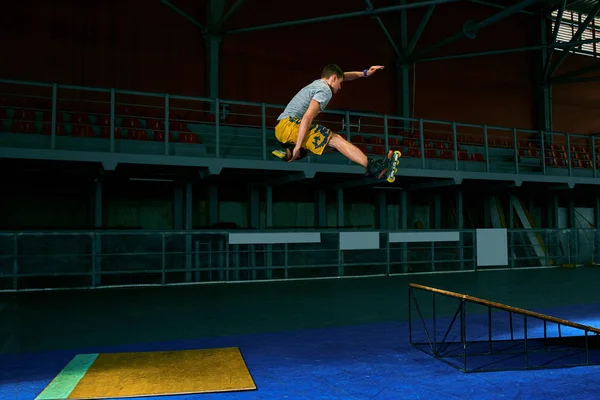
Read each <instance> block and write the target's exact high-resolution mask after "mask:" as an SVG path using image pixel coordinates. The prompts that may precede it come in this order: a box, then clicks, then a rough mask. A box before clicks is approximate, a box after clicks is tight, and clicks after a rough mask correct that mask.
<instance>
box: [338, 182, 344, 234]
mask: <svg viewBox="0 0 600 400" xmlns="http://www.w3.org/2000/svg"><path fill="white" fill-rule="evenodd" d="M337 225H338V227H339V228H342V227H344V189H341V188H340V189H338V190H337Z"/></svg>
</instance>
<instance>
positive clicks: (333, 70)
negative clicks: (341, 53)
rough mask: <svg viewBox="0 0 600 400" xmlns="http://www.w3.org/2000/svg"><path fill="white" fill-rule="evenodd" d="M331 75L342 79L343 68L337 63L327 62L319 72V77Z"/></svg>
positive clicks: (326, 77)
mask: <svg viewBox="0 0 600 400" xmlns="http://www.w3.org/2000/svg"><path fill="white" fill-rule="evenodd" d="M332 75H337V77H338V78H340V79H342V78H343V77H344V70H342V69H341V68H340V66H339V65H337V64H329V65H327V66H326V67H325V68H323V72H321V78H325V79H328V78H329V77H331V76H332Z"/></svg>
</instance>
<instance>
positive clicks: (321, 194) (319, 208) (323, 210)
mask: <svg viewBox="0 0 600 400" xmlns="http://www.w3.org/2000/svg"><path fill="white" fill-rule="evenodd" d="M315 211H316V212H315V225H316V226H317V227H318V228H326V227H327V192H325V191H324V190H319V191H318V192H317V193H316V197H315Z"/></svg>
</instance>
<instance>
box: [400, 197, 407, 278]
mask: <svg viewBox="0 0 600 400" xmlns="http://www.w3.org/2000/svg"><path fill="white" fill-rule="evenodd" d="M407 227H408V192H407V191H406V190H402V191H401V192H400V229H403V230H404V229H406V228H407ZM401 249H402V272H403V273H406V272H408V265H407V262H408V243H402V244H401Z"/></svg>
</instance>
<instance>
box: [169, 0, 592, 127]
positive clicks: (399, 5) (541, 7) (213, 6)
mask: <svg viewBox="0 0 600 400" xmlns="http://www.w3.org/2000/svg"><path fill="white" fill-rule="evenodd" d="M160 1H161V3H163V4H165V5H166V6H168V7H169V8H171V9H172V10H173V11H175V12H176V13H178V14H179V15H181V16H183V17H184V18H185V19H187V20H188V21H190V22H191V23H192V24H194V25H195V26H197V27H198V28H199V29H200V32H201V33H202V35H203V37H204V40H205V43H206V46H207V52H208V57H207V60H208V68H207V70H208V77H207V79H208V88H209V94H208V95H209V97H211V98H217V97H218V96H219V78H218V70H219V49H220V45H221V42H222V40H223V39H224V38H226V37H228V36H229V37H230V36H233V35H238V34H241V33H251V32H258V31H265V30H271V29H277V28H285V27H291V26H299V25H307V24H315V23H321V22H326V21H332V20H340V19H350V18H359V17H371V18H372V19H373V20H374V21H375V23H376V24H377V25H378V26H379V29H381V30H382V32H383V34H384V36H385V37H386V39H387V42H388V44H389V45H390V47H391V48H392V50H393V52H394V54H395V57H396V63H395V68H396V74H397V77H398V96H399V98H398V115H399V116H403V117H408V116H409V115H404V114H406V113H407V112H408V110H409V109H410V107H409V105H408V103H409V92H408V90H409V89H408V86H409V71H410V68H412V67H413V66H414V65H415V64H416V63H420V62H432V61H443V60H454V59H462V58H471V57H482V56H491V55H500V54H509V53H517V52H537V53H539V56H538V58H537V59H538V64H539V68H538V67H536V71H539V72H536V76H535V78H534V79H535V80H536V81H537V82H538V84H537V89H536V90H537V91H538V92H539V93H538V94H539V95H538V96H536V99H537V100H536V107H537V109H538V113H539V114H540V115H542V117H541V118H540V121H541V122H540V125H541V126H540V129H543V130H552V119H551V114H552V110H551V100H550V99H551V87H552V85H553V84H565V83H573V82H584V81H585V82H589V81H597V80H598V79H600V78H577V76H579V75H582V74H585V73H588V72H592V71H595V70H597V69H600V63H598V64H595V65H593V66H590V67H586V68H582V69H580V70H578V71H574V72H569V73H565V74H562V75H558V76H554V74H555V73H556V71H557V70H558V68H559V67H560V66H561V64H562V63H563V62H564V60H565V58H566V57H567V56H568V54H569V53H570V50H571V49H573V48H574V47H576V46H580V45H582V44H588V43H596V42H600V38H593V39H586V40H582V38H581V36H582V34H583V32H584V31H585V29H587V28H588V26H589V24H590V22H591V21H592V20H593V18H594V17H595V16H596V14H597V13H598V11H600V2H599V1H598V0H574V1H569V0H514V1H513V2H512V3H510V2H507V3H505V4H499V3H493V2H489V1H482V0H466V2H467V3H472V4H478V5H484V6H487V7H490V8H497V9H499V11H498V12H497V13H495V14H493V15H492V16H490V17H488V18H485V19H483V20H480V21H465V23H464V24H463V26H462V29H460V30H459V31H458V32H456V33H454V34H452V35H451V36H448V37H446V38H444V39H442V40H440V41H439V42H437V43H435V44H433V45H431V46H429V47H425V48H422V49H417V42H418V40H419V38H420V37H421V35H422V33H423V31H424V30H425V29H426V27H427V24H428V22H429V19H430V17H431V16H432V14H433V13H434V12H435V9H436V6H437V5H442V4H451V3H458V2H459V0H420V1H415V2H408V1H407V0H396V1H395V3H396V4H394V5H391V6H386V7H375V6H374V5H373V3H372V2H371V0H364V5H365V9H364V10H357V11H350V12H344V13H340V14H334V15H325V16H319V17H313V18H306V19H301V20H291V21H284V22H276V23H270V24H265V25H257V26H249V27H243V28H236V29H228V26H227V23H228V21H229V20H230V18H231V17H232V16H233V15H234V14H235V13H236V12H237V11H239V9H240V8H242V7H243V5H244V4H245V3H246V0H236V1H235V2H234V3H233V4H232V5H231V6H230V7H229V9H228V10H227V12H225V8H226V7H225V4H226V2H225V1H219V0H209V1H208V2H207V8H208V9H207V11H208V12H207V21H206V22H205V23H204V24H203V23H201V22H199V21H197V20H195V19H194V18H192V17H191V16H189V15H188V14H186V13H185V12H184V11H182V10H181V9H179V8H178V7H177V6H175V5H174V4H173V3H171V2H170V0H160ZM584 3H585V4H584ZM457 6H458V4H457ZM461 6H462V5H461ZM581 7H584V9H581ZM415 8H426V10H425V13H424V15H423V16H422V18H421V20H420V22H419V24H418V26H417V28H416V30H415V32H414V33H413V35H412V37H410V38H409V37H408V32H407V30H406V20H407V12H408V10H410V9H415ZM554 10H559V12H558V18H557V20H558V21H560V20H561V17H562V15H563V13H564V12H565V10H577V11H578V12H588V18H587V19H586V20H585V22H583V23H582V24H581V25H580V26H579V30H578V31H577V33H576V34H575V35H574V36H573V38H572V39H571V40H570V41H569V42H558V30H559V25H560V24H556V26H555V29H554V30H552V31H551V32H550V29H549V28H548V26H549V25H548V22H549V21H551V13H552V12H553V11H554ZM392 12H399V13H401V24H400V25H401V29H400V31H401V32H400V34H399V35H398V36H399V38H395V37H394V36H393V35H392V33H390V31H389V30H388V28H387V27H386V25H385V24H384V22H383V21H382V19H381V18H380V15H381V14H385V13H392ZM517 13H519V14H526V15H530V16H532V17H533V18H535V19H537V20H538V21H539V22H540V32H541V35H539V37H537V38H536V41H538V42H539V43H538V44H535V45H531V46H522V47H514V48H505V49H490V50H488V51H483V52H469V53H459V54H446V55H436V56H429V57H425V56H426V55H428V54H429V53H432V52H435V51H436V50H439V49H441V48H443V47H444V46H446V45H448V44H450V43H452V42H455V41H457V40H460V39H463V38H469V39H474V38H476V37H477V34H478V33H479V31H480V30H481V29H484V28H486V27H488V26H490V25H492V24H494V23H497V22H499V21H501V20H503V19H505V18H507V17H509V16H511V15H514V14H517ZM557 48H561V49H564V51H562V52H561V54H560V55H559V56H558V58H557V59H556V61H555V62H554V63H553V60H554V58H556V57H553V55H554V50H555V49H557Z"/></svg>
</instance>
